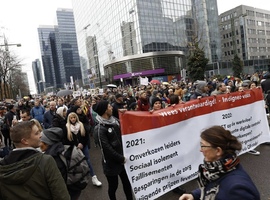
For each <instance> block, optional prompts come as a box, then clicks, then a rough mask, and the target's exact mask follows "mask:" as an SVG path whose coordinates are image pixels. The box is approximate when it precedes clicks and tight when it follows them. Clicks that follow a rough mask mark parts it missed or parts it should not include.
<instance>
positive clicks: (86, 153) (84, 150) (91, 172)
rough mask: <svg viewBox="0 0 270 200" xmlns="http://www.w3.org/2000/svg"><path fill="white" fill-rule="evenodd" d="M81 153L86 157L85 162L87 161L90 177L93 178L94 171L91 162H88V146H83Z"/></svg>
mask: <svg viewBox="0 0 270 200" xmlns="http://www.w3.org/2000/svg"><path fill="white" fill-rule="evenodd" d="M82 152H83V154H84V155H85V157H86V161H87V164H88V166H89V169H90V175H91V176H92V177H93V176H94V175H95V172H94V169H93V167H92V165H91V162H90V154H89V149H88V145H85V146H84V147H83V149H82Z"/></svg>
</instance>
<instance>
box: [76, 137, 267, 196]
mask: <svg viewBox="0 0 270 200" xmlns="http://www.w3.org/2000/svg"><path fill="white" fill-rule="evenodd" d="M91 139H92V138H91ZM256 149H257V150H259V151H260V152H261V155H260V156H254V155H251V154H248V153H246V154H244V155H241V156H240V159H241V163H242V165H243V167H244V168H245V169H246V171H247V172H248V173H249V175H250V176H251V178H252V179H253V181H254V182H255V184H256V186H257V188H258V190H259V192H260V194H261V200H269V199H270V189H269V187H270V173H269V172H270V156H269V155H270V145H265V144H262V145H260V146H259V147H257V148H256ZM90 156H91V162H92V165H93V167H94V170H95V172H96V174H97V176H98V178H99V180H100V181H101V182H102V184H103V185H102V186H101V187H96V186H93V185H92V183H91V182H90V183H89V184H88V186H87V188H86V189H85V190H84V191H83V192H82V195H81V197H80V200H107V199H109V198H108V195H107V181H106V177H105V176H104V174H103V171H102V166H101V154H100V150H99V148H95V147H94V145H93V143H92V147H91V149H90ZM183 187H184V188H185V189H186V190H187V191H191V190H193V189H195V188H197V183H196V181H191V182H189V183H187V184H185V185H183ZM178 198H179V195H178V194H175V193H173V192H168V193H167V194H165V195H163V196H161V197H159V198H158V200H178ZM117 199H118V200H125V196H124V193H123V189H122V184H121V181H119V187H118V190H117ZM134 199H135V198H134Z"/></svg>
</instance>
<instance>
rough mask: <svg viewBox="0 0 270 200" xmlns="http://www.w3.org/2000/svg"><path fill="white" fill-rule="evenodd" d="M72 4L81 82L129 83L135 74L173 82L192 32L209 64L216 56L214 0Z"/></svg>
mask: <svg viewBox="0 0 270 200" xmlns="http://www.w3.org/2000/svg"><path fill="white" fill-rule="evenodd" d="M72 4H73V11H74V17H75V22H76V23H75V24H76V31H77V37H78V46H79V53H80V57H81V67H82V72H83V73H82V75H83V81H84V83H85V84H90V86H92V85H95V86H101V85H102V84H103V82H104V81H106V82H107V83H111V82H115V83H118V84H120V83H121V82H122V83H123V84H125V85H126V84H131V85H133V84H136V83H137V78H138V77H139V76H142V77H148V78H149V80H151V79H152V78H155V79H159V80H161V81H172V80H177V79H178V80H179V78H180V76H182V77H184V74H183V73H182V72H183V69H185V67H186V66H185V65H186V63H185V56H186V54H185V53H186V51H187V46H188V44H189V43H190V42H192V41H193V39H194V37H195V36H197V37H198V38H199V39H200V38H202V39H200V41H202V43H201V44H202V45H201V46H202V47H203V48H204V49H205V52H206V57H208V59H209V60H210V62H215V61H217V60H219V59H220V37H219V34H218V32H219V30H218V12H217V2H216V0H203V1H199V0H166V1H165V0H126V1H117V0H111V1H108V0H100V1H88V0H80V1H78V0H73V1H72ZM201 9H204V10H201ZM195 11H196V12H197V13H194V12H195ZM199 28H200V29H199ZM196 31H197V32H196ZM197 33H199V34H197ZM196 34H197V35H196ZM103 75H104V76H103Z"/></svg>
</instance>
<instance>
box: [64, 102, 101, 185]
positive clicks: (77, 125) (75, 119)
mask: <svg viewBox="0 0 270 200" xmlns="http://www.w3.org/2000/svg"><path fill="white" fill-rule="evenodd" d="M75 110H76V111H75ZM72 111H75V112H71V113H70V114H69V115H68V119H67V125H66V127H67V138H68V141H69V142H70V143H71V144H72V145H75V146H77V147H78V148H80V149H81V150H82V152H83V154H84V155H85V157H86V159H87V160H86V161H87V163H88V166H89V168H90V175H91V176H92V183H93V185H95V186H101V185H102V183H101V182H100V181H99V180H98V178H97V176H96V175H95V173H94V170H93V167H92V165H91V162H90V155H89V149H88V141H89V133H88V132H87V131H86V129H85V127H86V126H85V125H84V123H85V124H86V125H88V124H89V121H88V120H87V118H86V116H85V115H84V113H83V111H82V110H81V108H80V107H79V106H74V107H73V108H72ZM79 116H80V118H81V120H82V121H80V118H79Z"/></svg>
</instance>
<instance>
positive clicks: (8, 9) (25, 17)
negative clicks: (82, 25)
mask: <svg viewBox="0 0 270 200" xmlns="http://www.w3.org/2000/svg"><path fill="white" fill-rule="evenodd" d="M89 1H92V0H89ZM108 1H109V0H108ZM153 1H155V0H153ZM217 1H218V11H219V14H220V13H223V12H225V11H227V10H229V9H231V8H234V7H236V6H239V5H241V4H243V5H247V6H252V7H256V8H261V9H269V10H270V0H217ZM0 5H1V11H0V44H3V42H4V41H3V38H2V37H1V36H3V32H5V33H6V36H7V38H8V42H9V43H10V44H12V43H20V44H22V47H19V48H18V47H16V46H11V47H10V51H14V52H15V53H16V54H17V55H18V56H19V58H21V59H22V60H23V64H24V67H23V70H24V71H25V72H27V73H28V77H29V78H30V80H29V84H30V89H31V93H34V92H35V88H34V87H33V85H34V80H33V73H32V66H31V65H32V61H34V60H35V59H37V58H39V59H40V48H39V41H38V32H37V28H38V26H39V25H55V24H57V23H56V10H57V8H72V3H71V0H0Z"/></svg>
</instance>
